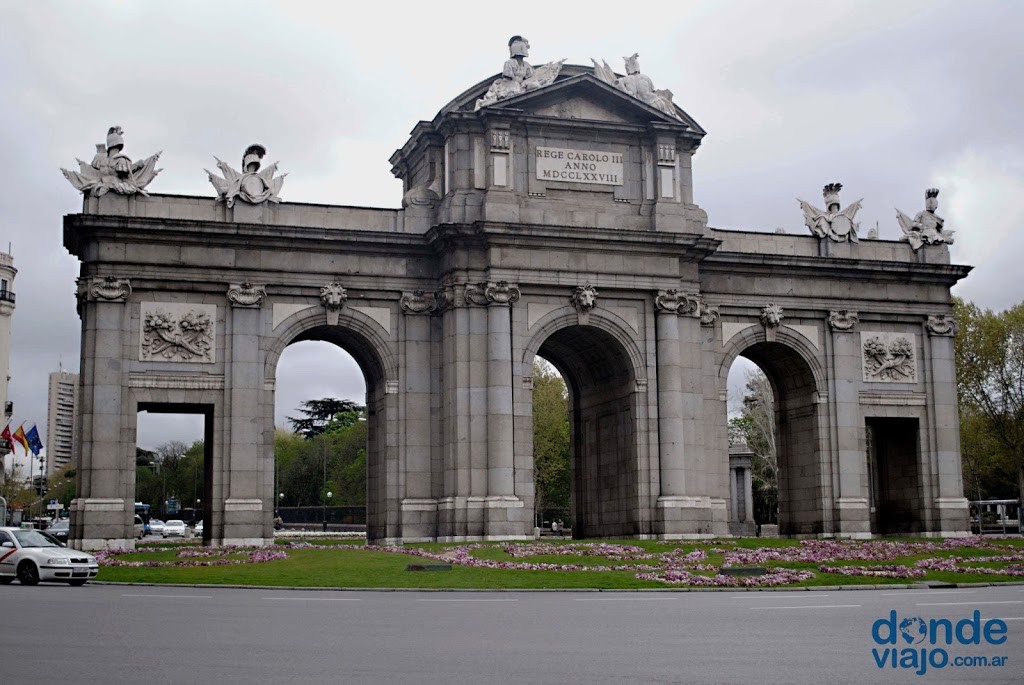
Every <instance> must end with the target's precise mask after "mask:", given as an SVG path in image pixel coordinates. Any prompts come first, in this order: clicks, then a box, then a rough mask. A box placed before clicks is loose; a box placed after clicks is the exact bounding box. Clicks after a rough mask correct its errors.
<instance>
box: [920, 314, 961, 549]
mask: <svg viewBox="0 0 1024 685" xmlns="http://www.w3.org/2000/svg"><path fill="white" fill-rule="evenodd" d="M925 329H926V331H927V333H928V337H927V345H928V348H929V349H928V352H929V354H928V363H929V365H930V370H931V373H930V374H929V378H930V380H931V383H930V386H931V387H930V393H931V398H930V399H931V402H930V404H931V406H932V408H933V411H932V412H931V413H930V416H929V425H928V432H930V433H931V434H932V435H933V436H934V439H932V440H929V441H928V444H931V445H934V448H933V449H934V451H935V456H934V458H933V459H932V468H931V469H929V470H930V471H932V473H931V477H932V483H931V484H930V486H931V487H930V488H929V484H928V483H924V484H923V486H924V491H925V492H928V491H929V490H930V491H931V492H932V493H934V495H935V501H934V504H933V514H932V516H931V523H930V524H929V527H928V530H929V532H932V533H942V534H943V535H957V534H966V533H967V532H968V531H969V530H970V523H969V522H968V520H967V519H968V504H967V498H966V497H964V494H963V493H964V491H963V474H962V471H961V470H960V415H959V411H958V405H957V399H956V368H955V366H954V361H953V359H954V356H953V335H954V334H955V332H956V326H955V323H954V320H953V317H952V316H950V315H948V314H938V315H933V316H929V317H928V321H927V323H926V324H925Z"/></svg>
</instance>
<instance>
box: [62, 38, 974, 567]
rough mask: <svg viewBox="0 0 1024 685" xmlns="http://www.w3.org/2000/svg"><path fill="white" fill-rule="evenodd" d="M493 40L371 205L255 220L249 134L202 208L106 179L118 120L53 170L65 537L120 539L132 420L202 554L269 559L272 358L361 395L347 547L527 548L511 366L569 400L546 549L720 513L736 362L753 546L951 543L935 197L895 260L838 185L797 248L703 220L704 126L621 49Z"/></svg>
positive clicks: (521, 437)
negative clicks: (357, 469) (60, 237)
mask: <svg viewBox="0 0 1024 685" xmlns="http://www.w3.org/2000/svg"><path fill="white" fill-rule="evenodd" d="M510 43H511V45H510V52H511V53H512V55H511V57H510V59H509V62H508V63H507V64H506V65H505V68H504V69H503V71H502V73H501V74H500V75H498V76H495V77H491V78H488V79H486V80H484V81H481V82H480V83H478V84H477V85H475V86H473V87H472V88H469V89H468V90H466V91H465V92H464V93H462V94H461V95H459V96H458V97H456V98H455V99H454V100H452V101H451V102H450V103H448V104H447V105H446V106H445V107H444V108H443V109H442V110H441V111H440V112H439V113H438V114H437V115H436V116H435V117H434V118H433V119H432V120H430V121H422V122H420V123H418V124H417V125H416V126H415V127H414V128H413V130H412V133H411V135H410V137H409V140H408V141H407V142H406V143H405V145H403V146H402V148H401V149H399V150H397V151H396V152H395V153H394V155H393V156H392V157H391V163H392V167H393V172H394V174H395V175H396V176H397V177H398V178H400V179H401V180H402V181H403V184H404V197H403V200H402V209H365V208H356V207H338V206H323V205H305V204H295V203H287V202H282V201H281V199H280V193H281V191H282V181H283V176H280V175H278V173H277V169H276V165H270V166H267V167H264V166H263V164H262V160H263V157H264V155H265V152H266V151H265V150H264V149H263V147H262V146H260V145H253V146H250V148H248V149H247V150H246V151H245V153H244V156H243V162H242V169H241V170H240V171H239V170H235V169H234V168H233V167H231V166H230V165H228V164H226V163H224V162H218V168H219V171H220V174H213V173H210V180H211V182H212V183H213V185H214V187H215V190H216V192H217V196H216V197H184V196H176V195H157V194H149V192H148V191H147V190H146V188H147V186H148V185H149V184H150V182H151V181H152V180H153V177H154V176H155V175H156V173H157V169H156V156H153V157H150V158H146V159H143V160H141V161H132V159H131V158H130V157H128V156H127V155H126V154H125V152H124V134H123V132H122V131H121V130H120V128H118V127H112V128H111V129H110V132H109V134H108V137H107V141H106V145H105V146H103V145H101V146H98V147H99V152H98V153H97V154H96V157H95V159H93V161H92V162H91V163H88V164H87V163H84V162H83V163H81V164H80V170H79V171H65V175H66V176H67V178H68V180H69V181H71V183H72V184H74V185H75V186H76V187H77V188H79V189H80V190H82V192H83V193H84V195H85V198H84V206H83V210H82V212H81V213H80V214H74V215H70V216H67V217H66V218H65V221H64V244H65V246H66V247H67V249H68V250H70V251H71V252H72V253H73V254H74V255H76V256H77V257H78V258H79V259H80V260H81V275H80V278H79V279H78V299H79V312H80V315H81V320H82V360H81V371H82V373H81V388H80V390H81V400H80V401H81V415H80V418H79V421H80V423H79V426H78V429H79V430H78V436H79V441H80V442H79V452H78V466H79V468H78V497H77V499H76V500H75V501H74V502H73V505H72V519H71V520H72V540H73V544H74V545H76V546H80V547H84V548H100V547H110V546H118V547H120V546H130V545H131V544H132V541H131V538H132V513H133V507H132V503H133V501H134V482H135V481H134V469H135V443H136V435H135V432H136V428H135V426H136V415H137V412H138V411H140V410H150V411H174V412H193V413H199V414H201V415H203V416H204V417H205V426H206V427H205V436H206V440H205V444H206V473H207V478H206V492H205V493H204V495H205V497H203V504H204V507H205V512H204V516H205V522H206V525H205V535H206V537H207V540H208V542H210V543H212V544H232V543H267V542H269V541H270V540H271V539H272V537H273V531H272V516H273V502H274V492H273V487H274V484H273V472H274V467H273V462H274V455H273V432H274V425H273V417H274V379H275V373H276V368H277V362H278V359H279V358H280V355H281V353H282V351H283V350H284V349H285V347H287V346H288V345H289V344H291V343H293V342H296V341H300V340H324V341H329V342H332V343H335V344H337V345H339V346H341V347H343V348H344V349H346V350H347V351H349V352H350V353H351V354H352V356H353V357H354V358H355V360H356V361H357V362H358V364H359V366H360V368H361V369H362V371H363V374H364V375H365V379H366V386H367V397H366V403H367V406H368V413H369V417H368V420H369V439H368V470H369V473H368V502H369V504H368V536H369V538H370V539H371V540H374V541H378V542H380V541H392V542H396V541H422V540H452V541H454V540H478V539H485V540H496V539H507V538H516V537H526V536H529V535H531V534H532V529H533V525H534V516H533V510H534V477H533V434H532V412H533V409H532V380H533V379H532V377H531V374H532V363H533V360H534V358H535V356H537V355H540V356H543V357H544V358H545V359H548V360H549V361H551V362H552V363H553V364H554V365H555V366H556V367H557V368H558V369H559V370H560V372H561V373H562V374H563V376H564V377H565V379H566V381H567V383H568V386H569V390H570V407H571V409H570V411H571V426H572V431H571V432H572V436H571V443H572V455H573V456H572V460H573V461H572V464H573V465H572V468H573V506H574V528H575V532H576V533H577V534H580V535H584V536H635V537H660V538H666V539H671V538H680V537H689V536H710V535H728V534H729V533H730V530H735V529H734V528H731V525H732V524H737V523H749V511H750V503H749V499H748V501H747V502H746V503H745V505H744V506H740V507H738V506H737V502H736V500H737V499H739V498H742V497H744V488H743V479H742V478H740V479H739V480H736V479H735V478H734V475H735V474H731V472H730V468H729V463H730V450H729V446H728V438H727V418H728V417H727V409H726V378H727V375H728V369H729V366H730V365H731V364H732V362H733V361H734V360H735V359H736V358H737V357H739V356H743V357H746V358H748V359H750V360H752V361H754V362H756V363H757V364H758V365H759V366H760V367H761V368H762V369H764V371H765V372H766V374H767V375H768V377H769V379H770V380H771V383H772V387H773V389H774V392H775V395H776V403H775V404H776V424H777V435H778V452H779V454H778V460H779V465H780V477H779V480H780V484H779V489H780V526H781V532H782V533H784V534H791V535H836V536H867V535H871V534H874V533H890V532H901V533H918V534H930V535H936V534H946V533H958V532H962V531H964V530H965V529H966V512H967V508H966V506H967V503H966V501H965V500H964V498H963V496H962V487H961V476H960V456H959V437H958V423H957V411H956V395H955V385H954V370H953V339H952V334H953V324H952V320H951V304H950V287H951V286H952V285H953V284H954V283H956V281H957V280H958V279H960V278H962V277H963V276H964V275H965V274H966V273H967V271H968V268H967V267H963V266H956V265H952V264H950V262H949V252H948V248H947V246H946V243H948V242H949V232H948V231H944V230H943V225H942V221H941V219H940V218H939V217H938V216H937V215H936V214H935V209H936V200H935V195H936V194H937V191H929V192H928V205H927V207H926V209H925V210H924V211H922V212H920V213H918V214H917V215H916V216H914V217H913V218H910V217H908V216H906V215H903V214H902V213H901V215H900V222H901V226H902V227H903V230H904V232H905V235H906V239H905V240H900V241H887V240H879V239H877V238H876V237H873V236H868V235H865V236H859V235H858V230H857V229H858V226H857V223H856V221H855V215H856V212H857V209H858V208H859V204H860V203H854V204H852V205H850V206H848V207H846V209H842V208H841V207H842V205H841V203H840V201H839V192H840V189H841V186H839V184H829V185H828V186H826V187H825V193H824V194H825V198H824V199H825V206H826V208H825V209H824V210H821V209H817V208H816V207H815V206H814V205H812V204H810V203H805V202H802V203H801V205H802V207H803V210H804V216H805V221H806V223H807V226H808V228H809V233H807V234H804V235H795V234H784V233H775V234H766V233H754V232H739V231H721V230H715V229H713V228H710V227H709V226H708V225H707V216H706V214H705V212H704V211H703V210H702V209H701V208H700V207H699V206H698V205H697V204H695V202H694V199H693V194H692V187H693V182H692V174H693V166H692V159H693V157H694V154H695V152H696V151H697V149H698V147H699V145H700V143H701V140H702V138H703V137H704V134H705V132H704V130H703V129H702V128H701V127H700V126H699V125H698V124H697V122H696V121H694V120H693V119H692V118H691V117H690V116H689V115H687V114H686V112H684V111H683V110H682V109H680V108H679V107H678V106H676V105H675V104H674V103H673V102H672V98H671V93H669V92H668V91H661V90H656V89H654V88H653V84H652V83H651V80H650V79H649V78H648V77H646V76H645V75H644V74H643V73H642V72H641V71H640V69H639V65H638V63H637V58H636V56H634V57H632V58H630V59H629V60H627V65H626V67H627V68H626V71H627V74H626V75H624V76H623V75H619V74H616V73H615V72H614V71H613V70H612V69H611V68H610V67H608V65H607V64H603V63H602V64H600V65H596V66H595V67H593V68H590V67H582V66H574V65H563V64H562V63H560V62H554V63H550V64H546V65H543V66H537V67H534V66H531V65H530V64H529V63H528V62H527V61H526V60H525V56H526V55H525V52H526V47H528V45H527V44H526V42H525V41H524V40H522V39H519V38H518V37H516V39H514V40H513V41H510ZM595 64H596V63H595ZM197 171H198V170H197ZM748 473H749V470H748ZM748 478H749V476H748ZM747 491H748V492H749V482H748V486H747ZM747 497H748V498H749V495H747ZM737 512H744V513H742V514H738V513H737ZM737 517H739V518H741V519H744V520H743V521H736V520H735V519H736V518H737Z"/></svg>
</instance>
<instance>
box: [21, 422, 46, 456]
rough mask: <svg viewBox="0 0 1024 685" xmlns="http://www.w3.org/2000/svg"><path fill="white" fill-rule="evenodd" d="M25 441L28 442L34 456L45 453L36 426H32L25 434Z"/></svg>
mask: <svg viewBox="0 0 1024 685" xmlns="http://www.w3.org/2000/svg"><path fill="white" fill-rule="evenodd" d="M25 439H26V440H27V441H28V446H29V448H30V449H31V450H32V454H33V455H35V456H37V457H38V456H39V453H40V452H42V451H43V441H42V440H40V439H39V429H38V428H37V427H36V424H34V423H33V424H32V427H31V428H29V429H28V432H27V433H25Z"/></svg>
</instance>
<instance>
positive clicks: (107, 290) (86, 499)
mask: <svg viewBox="0 0 1024 685" xmlns="http://www.w3.org/2000/svg"><path fill="white" fill-rule="evenodd" d="M131 293H132V287H131V283H130V282H129V280H128V279H127V278H116V277H114V276H106V277H101V276H95V277H91V278H82V279H80V280H79V282H78V298H79V311H80V313H81V316H82V360H81V364H82V366H81V374H82V376H81V389H80V391H81V395H80V397H79V407H80V409H79V411H80V414H79V418H78V435H79V446H80V451H79V455H78V458H79V468H78V476H77V486H78V497H76V498H75V499H74V500H73V501H72V502H71V506H70V512H71V535H70V543H69V544H70V546H71V547H74V548H76V549H85V550H95V549H118V548H120V549H134V547H135V534H134V525H133V524H134V513H135V505H134V498H133V496H132V492H133V486H134V483H135V449H134V447H135V446H134V445H127V444H125V442H124V441H123V439H122V431H121V428H122V413H123V411H124V396H123V390H122V388H123V386H124V384H123V378H122V376H123V374H124V369H123V368H122V357H123V353H124V339H125V326H126V321H128V320H129V316H128V312H127V307H126V303H127V301H128V298H129V297H130V296H131Z"/></svg>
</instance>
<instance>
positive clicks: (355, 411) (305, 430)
mask: <svg viewBox="0 0 1024 685" xmlns="http://www.w3.org/2000/svg"><path fill="white" fill-rule="evenodd" d="M365 411H366V407H364V406H362V405H359V404H356V403H355V402H353V401H352V400H339V399H335V398H333V397H325V398H323V399H320V400H306V401H305V402H303V403H302V404H301V405H300V407H299V412H300V413H301V414H304V415H305V416H303V417H301V418H294V417H291V416H289V417H288V422H289V423H291V424H292V430H293V431H295V432H296V433H298V434H299V435H302V436H303V437H304V438H306V440H312V439H313V438H315V437H316V436H318V435H320V434H321V433H323V432H324V431H325V430H327V428H328V427H331V429H332V430H340V429H342V428H345V427H346V426H348V425H351V424H352V423H354V422H355V421H357V420H358V419H359V417H361V416H363V414H364V412H365ZM335 422H340V424H341V425H337V424H336V423H335Z"/></svg>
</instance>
